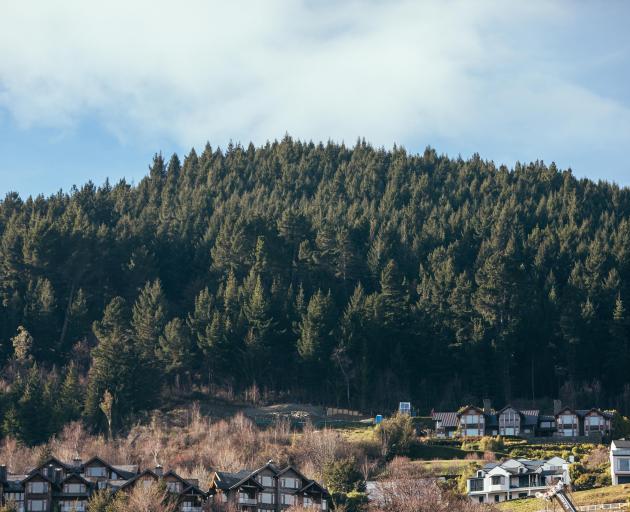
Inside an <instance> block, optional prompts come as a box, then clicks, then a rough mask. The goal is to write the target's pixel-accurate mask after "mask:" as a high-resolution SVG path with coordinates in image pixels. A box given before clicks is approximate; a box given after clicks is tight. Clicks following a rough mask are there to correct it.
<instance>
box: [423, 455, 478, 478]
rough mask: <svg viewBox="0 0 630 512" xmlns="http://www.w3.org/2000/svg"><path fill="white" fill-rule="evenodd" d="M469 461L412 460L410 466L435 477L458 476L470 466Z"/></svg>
mask: <svg viewBox="0 0 630 512" xmlns="http://www.w3.org/2000/svg"><path fill="white" fill-rule="evenodd" d="M470 462H471V461H469V460H463V459H451V460H414V461H413V462H412V464H414V465H415V466H418V467H420V468H422V469H424V470H425V471H426V472H427V473H431V474H435V475H460V474H462V473H463V471H464V469H466V468H467V467H468V466H469V465H470Z"/></svg>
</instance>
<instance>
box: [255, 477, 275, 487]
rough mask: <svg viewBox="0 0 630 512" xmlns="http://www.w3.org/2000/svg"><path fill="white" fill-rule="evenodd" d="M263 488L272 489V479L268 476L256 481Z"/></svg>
mask: <svg viewBox="0 0 630 512" xmlns="http://www.w3.org/2000/svg"><path fill="white" fill-rule="evenodd" d="M258 481H259V482H260V483H261V484H262V486H263V487H273V478H272V477H270V476H264V475H263V476H261V477H260V478H259V480H258Z"/></svg>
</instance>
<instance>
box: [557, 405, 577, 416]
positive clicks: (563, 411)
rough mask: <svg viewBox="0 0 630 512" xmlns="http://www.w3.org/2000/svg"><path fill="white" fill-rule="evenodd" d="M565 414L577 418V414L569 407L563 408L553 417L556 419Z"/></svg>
mask: <svg viewBox="0 0 630 512" xmlns="http://www.w3.org/2000/svg"><path fill="white" fill-rule="evenodd" d="M565 412H569V413H571V414H575V415H576V416H578V413H577V411H576V410H574V409H571V407H563V408H562V409H560V410H559V411H558V412H557V413H556V414H555V417H556V418H557V417H558V416H560V415H561V414H564V413H565Z"/></svg>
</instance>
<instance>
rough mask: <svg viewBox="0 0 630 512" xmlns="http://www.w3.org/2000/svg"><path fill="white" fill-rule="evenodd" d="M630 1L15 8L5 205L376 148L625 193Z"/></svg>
mask: <svg viewBox="0 0 630 512" xmlns="http://www.w3.org/2000/svg"><path fill="white" fill-rule="evenodd" d="M629 21H630V2H623V1H612V0H611V1H607V2H577V1H575V2H568V1H561V0H557V1H553V0H550V1H538V0H530V1H527V2H502V1H489V0H488V1H485V0H484V1H481V0H479V1H456V0H439V1H424V2H419V1H408V0H390V1H387V2H385V1H379V0H365V1H358V0H356V1H352V0H348V1H336V2H333V1H328V0H323V1H318V2H315V1H297V0H296V1H291V0H267V1H266V2H258V1H254V0H252V1H242V0H233V1H230V2H213V1H205V0H186V1H184V2H167V1H163V0H152V1H149V0H136V1H134V2H128V1H122V0H112V1H110V2H107V3H106V4H101V5H99V8H98V9H95V8H94V7H93V4H91V5H90V3H89V2H83V1H80V0H58V1H55V2H49V1H33V2H20V1H18V0H7V1H5V2H2V3H1V4H0V184H1V185H0V195H3V194H4V193H6V192H7V191H10V190H17V191H18V192H20V193H21V194H22V195H28V194H38V193H44V194H50V193H54V192H55V191H57V190H59V189H60V188H62V189H64V190H67V189H68V188H69V187H71V186H72V185H73V184H82V183H84V182H86V181H87V180H92V181H94V182H96V183H102V182H103V181H104V180H105V178H107V177H109V178H110V180H112V181H116V180H118V179H120V178H122V177H125V178H127V179H128V180H130V181H138V180H139V179H140V178H141V177H142V176H143V175H144V174H145V173H146V171H147V166H148V164H149V162H150V161H151V157H152V155H153V153H155V152H157V151H161V152H162V153H164V154H166V155H170V153H172V152H174V151H175V152H178V153H179V154H182V153H184V154H185V153H187V152H188V151H189V150H190V148H191V147H193V146H194V147H197V148H201V147H203V145H204V144H205V142H206V141H210V143H211V144H212V145H213V146H217V145H219V146H223V147H225V146H226V145H227V143H228V142H229V141H230V140H232V141H241V142H243V143H248V142H249V141H250V140H251V141H254V142H255V143H256V144H262V143H264V142H265V141H266V140H272V139H275V138H281V137H282V136H283V135H284V134H285V133H287V132H288V133H290V134H291V135H293V136H294V137H296V138H301V139H306V140H315V141H318V140H328V139H333V140H337V141H345V142H346V143H349V144H353V143H354V141H355V140H356V139H357V137H365V138H366V139H367V140H368V141H370V142H372V143H373V144H374V145H377V146H385V147H390V146H391V145H392V144H393V143H397V144H399V145H404V146H405V147H406V148H407V149H408V150H410V151H414V152H415V151H422V150H423V149H424V147H425V146H427V145H431V146H433V147H435V148H436V149H437V150H438V152H441V153H447V154H449V155H452V156H457V155H459V154H461V155H462V156H464V157H468V156H470V154H472V153H474V152H478V153H480V154H481V156H482V157H483V158H486V159H489V160H494V161H495V162H497V163H505V164H507V165H509V166H512V165H513V164H514V162H515V161H517V160H520V161H531V160H535V159H542V160H544V161H545V162H547V163H549V162H551V161H555V162H556V163H557V165H558V166H560V167H561V168H567V167H571V168H572V169H573V171H574V173H575V174H576V175H578V176H587V177H590V178H593V179H603V180H608V181H615V182H617V183H619V184H622V185H630V163H629V159H628V157H627V155H626V146H627V145H628V142H630V35H629V31H628V30H627V25H628V22H629Z"/></svg>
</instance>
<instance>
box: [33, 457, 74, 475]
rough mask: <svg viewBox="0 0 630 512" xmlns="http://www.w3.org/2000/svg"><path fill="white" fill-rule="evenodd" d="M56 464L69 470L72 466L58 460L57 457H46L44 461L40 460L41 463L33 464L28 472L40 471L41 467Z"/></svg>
mask: <svg viewBox="0 0 630 512" xmlns="http://www.w3.org/2000/svg"><path fill="white" fill-rule="evenodd" d="M51 464H52V465H53V466H54V465H56V466H59V467H60V468H62V469H65V470H68V471H71V470H72V469H74V468H73V466H71V465H69V464H66V463H65V462H62V461H60V460H59V459H58V458H57V457H48V459H46V460H45V461H44V462H42V463H41V464H39V465H37V466H35V467H34V468H33V469H31V470H29V473H34V472H37V471H41V470H42V469H44V468H46V467H48V466H50V465H51Z"/></svg>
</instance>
